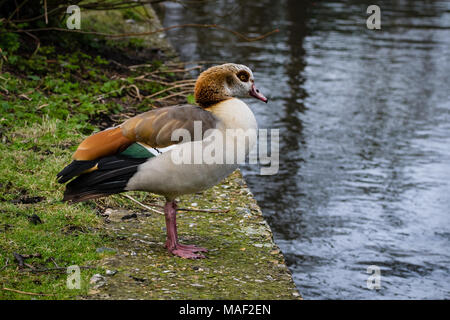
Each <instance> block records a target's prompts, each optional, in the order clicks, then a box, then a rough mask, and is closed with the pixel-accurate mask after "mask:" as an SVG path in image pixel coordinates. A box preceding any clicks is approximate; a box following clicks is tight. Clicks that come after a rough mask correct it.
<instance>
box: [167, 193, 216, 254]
mask: <svg viewBox="0 0 450 320" xmlns="http://www.w3.org/2000/svg"><path fill="white" fill-rule="evenodd" d="M176 210H177V205H176V203H175V201H167V202H166V204H165V205H164V214H165V216H166V228H167V240H166V248H167V250H169V252H170V253H172V254H174V255H176V256H179V257H181V258H185V259H201V258H205V256H204V255H202V254H197V253H196V252H207V251H208V250H206V249H205V248H200V247H196V246H194V245H187V244H180V243H178V233H177V220H176V214H177V212H176Z"/></svg>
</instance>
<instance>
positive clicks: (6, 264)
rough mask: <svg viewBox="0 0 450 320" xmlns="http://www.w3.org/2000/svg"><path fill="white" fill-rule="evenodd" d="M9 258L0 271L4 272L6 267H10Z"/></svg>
mask: <svg viewBox="0 0 450 320" xmlns="http://www.w3.org/2000/svg"><path fill="white" fill-rule="evenodd" d="M8 263H9V258H6V263H5V265H4V266H3V267H2V268H1V269H0V271H3V270H4V269H6V267H7V266H8V265H9V264H8Z"/></svg>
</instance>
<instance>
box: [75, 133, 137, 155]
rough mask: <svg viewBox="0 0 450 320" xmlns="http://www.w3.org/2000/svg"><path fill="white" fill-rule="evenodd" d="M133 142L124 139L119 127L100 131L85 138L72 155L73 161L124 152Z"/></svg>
mask: <svg viewBox="0 0 450 320" xmlns="http://www.w3.org/2000/svg"><path fill="white" fill-rule="evenodd" d="M133 143H134V141H133V140H131V139H129V138H127V137H125V136H124V135H123V133H122V129H121V128H120V127H116V128H112V129H107V130H104V131H100V132H98V133H96V134H94V135H92V136H90V137H88V138H86V139H85V140H84V141H83V142H82V143H81V144H80V145H79V146H78V149H77V151H75V153H74V155H73V157H72V158H73V159H74V160H78V161H80V160H94V159H98V158H101V157H106V156H109V155H113V154H116V153H119V152H122V151H124V150H125V149H126V148H128V147H129V146H130V145H131V144H133Z"/></svg>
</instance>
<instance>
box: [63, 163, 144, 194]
mask: <svg viewBox="0 0 450 320" xmlns="http://www.w3.org/2000/svg"><path fill="white" fill-rule="evenodd" d="M145 161H147V159H146V158H138V159H136V158H129V157H125V156H120V155H119V156H110V157H105V158H101V159H98V160H96V161H95V162H94V164H93V165H92V166H91V168H92V167H93V166H95V165H96V166H97V168H96V169H95V170H94V171H91V172H88V173H84V174H82V175H80V176H79V177H77V178H76V179H73V180H72V181H70V182H69V183H68V184H67V186H66V191H65V192H64V199H63V201H71V202H80V201H85V200H89V199H95V198H99V197H103V196H108V195H111V194H115V193H120V192H123V191H126V190H125V187H126V186H127V184H128V181H129V180H130V178H131V177H132V176H133V175H134V174H135V173H136V172H137V170H138V167H139V165H140V164H142V163H144V162H145ZM71 165H72V164H71ZM69 166H70V165H69ZM64 170H65V169H64ZM64 170H63V171H64ZM72 170H73V169H72ZM85 170H86V169H85ZM85 170H83V171H85ZM63 171H62V172H63ZM73 171H74V170H73ZM77 171H79V170H77ZM83 171H81V172H83ZM63 177H64V176H63ZM60 181H61V179H60Z"/></svg>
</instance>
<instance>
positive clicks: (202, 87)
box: [194, 63, 268, 108]
mask: <svg viewBox="0 0 450 320" xmlns="http://www.w3.org/2000/svg"><path fill="white" fill-rule="evenodd" d="M194 95H195V101H196V102H197V103H198V104H199V105H200V106H201V107H204V108H207V107H210V106H212V105H214V104H216V103H219V102H220V101H223V100H226V99H230V98H248V97H254V98H256V99H259V100H261V101H263V102H266V103H267V101H268V99H267V98H266V97H265V96H264V95H263V94H262V93H261V92H259V90H258V89H257V88H256V87H255V79H254V78H253V72H252V70H250V68H249V67H247V66H244V65H242V64H234V63H226V64H222V65H219V66H214V67H211V68H209V69H207V70H205V71H203V72H202V73H201V74H200V75H199V77H198V79H197V81H196V83H195V89H194Z"/></svg>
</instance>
